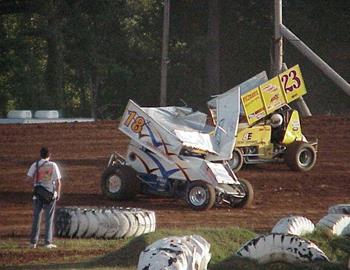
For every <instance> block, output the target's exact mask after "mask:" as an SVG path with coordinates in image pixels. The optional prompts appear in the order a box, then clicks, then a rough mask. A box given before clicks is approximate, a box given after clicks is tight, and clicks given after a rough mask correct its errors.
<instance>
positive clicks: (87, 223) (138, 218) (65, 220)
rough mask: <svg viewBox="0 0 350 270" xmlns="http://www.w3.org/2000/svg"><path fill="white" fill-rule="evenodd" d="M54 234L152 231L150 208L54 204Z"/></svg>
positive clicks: (108, 235)
mask: <svg viewBox="0 0 350 270" xmlns="http://www.w3.org/2000/svg"><path fill="white" fill-rule="evenodd" d="M55 225H56V226H55V228H56V230H55V232H56V236H58V237H71V238H91V237H94V238H104V239H117V238H125V237H131V236H139V235H142V234H147V233H150V232H154V231H155V228H156V217H155V213H154V211H149V210H144V209H139V208H121V207H119V208H115V207H112V208H103V209H101V208H78V207H63V208H58V209H57V210H56V214H55Z"/></svg>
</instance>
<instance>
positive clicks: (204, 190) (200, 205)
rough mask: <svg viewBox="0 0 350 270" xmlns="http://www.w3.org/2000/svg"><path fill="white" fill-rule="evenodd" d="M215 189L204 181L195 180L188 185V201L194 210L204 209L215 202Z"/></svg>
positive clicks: (210, 206)
mask: <svg viewBox="0 0 350 270" xmlns="http://www.w3.org/2000/svg"><path fill="white" fill-rule="evenodd" d="M215 196H216V194H215V189H214V187H213V186H211V185H209V184H208V183H206V182H204V181H200V180H197V181H193V182H191V183H190V184H189V185H188V188H187V191H186V201H187V203H188V204H189V206H190V207H191V208H192V209H193V210H197V211H204V210H208V209H210V208H212V207H213V206H214V204H215Z"/></svg>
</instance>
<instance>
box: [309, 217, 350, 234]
mask: <svg viewBox="0 0 350 270" xmlns="http://www.w3.org/2000/svg"><path fill="white" fill-rule="evenodd" d="M316 228H318V229H320V230H321V231H323V232H325V233H327V234H329V235H337V236H345V235H350V216H349V215H344V214H328V215H326V216H324V217H323V218H321V219H320V221H319V222H318V223H317V224H316Z"/></svg>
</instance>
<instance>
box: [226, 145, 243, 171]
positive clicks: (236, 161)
mask: <svg viewBox="0 0 350 270" xmlns="http://www.w3.org/2000/svg"><path fill="white" fill-rule="evenodd" d="M228 165H229V166H230V168H231V170H232V171H233V172H235V173H236V172H238V171H239V170H240V169H241V168H242V166H243V153H242V150H241V149H239V148H235V149H233V152H232V159H231V160H229V161H228Z"/></svg>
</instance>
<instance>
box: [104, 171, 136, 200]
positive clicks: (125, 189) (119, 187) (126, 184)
mask: <svg viewBox="0 0 350 270" xmlns="http://www.w3.org/2000/svg"><path fill="white" fill-rule="evenodd" d="M101 190H102V194H103V195H105V196H106V197H108V198H110V199H112V200H127V199H132V198H134V197H135V196H136V195H137V194H138V193H139V191H140V180H139V179H138V178H137V176H136V172H135V170H134V169H133V168H131V167H130V166H124V165H118V166H110V167H107V168H106V170H105V171H104V172H103V174H102V177H101Z"/></svg>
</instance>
